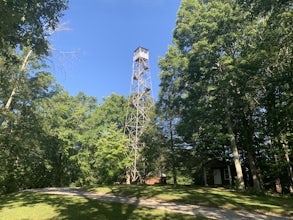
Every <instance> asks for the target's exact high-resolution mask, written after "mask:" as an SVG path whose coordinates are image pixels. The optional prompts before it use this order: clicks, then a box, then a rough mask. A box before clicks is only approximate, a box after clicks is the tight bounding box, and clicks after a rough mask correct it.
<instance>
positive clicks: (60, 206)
mask: <svg viewBox="0 0 293 220" xmlns="http://www.w3.org/2000/svg"><path fill="white" fill-rule="evenodd" d="M0 219H1V220H4V219H5V220H20V219H21V220H45V219H46V220H48V219H51V220H57V219H58V220H59V219H60V220H62V219H70V220H75V219H76V220H80V219H87V220H90V219H99V220H104V219H113V220H117V219H119V220H123V219H135V220H136V219H138V220H140V219H145V220H147V219H164V220H167V219H179V220H188V219H198V220H200V219H205V218H202V217H194V216H190V215H182V214H175V213H170V212H165V211H160V210H155V209H149V208H142V207H139V206H134V205H126V204H120V203H110V202H102V201H97V200H91V199H86V198H79V197H71V196H57V195H48V194H42V193H31V192H22V193H12V194H8V195H2V196H0Z"/></svg>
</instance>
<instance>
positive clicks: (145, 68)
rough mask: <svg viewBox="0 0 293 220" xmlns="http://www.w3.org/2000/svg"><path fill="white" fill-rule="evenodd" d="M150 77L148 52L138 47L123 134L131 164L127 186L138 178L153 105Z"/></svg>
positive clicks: (135, 54)
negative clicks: (144, 138) (143, 138)
mask: <svg viewBox="0 0 293 220" xmlns="http://www.w3.org/2000/svg"><path fill="white" fill-rule="evenodd" d="M151 91H152V85H151V75H150V72H149V51H148V50H147V49H145V48H143V47H138V48H137V49H136V50H135V51H134V55H133V65H132V76H131V86H130V96H129V98H128V108H127V116H126V122H125V129H124V133H125V134H126V135H127V136H128V138H129V152H130V153H129V156H130V157H131V158H132V164H131V166H130V167H129V169H128V170H127V180H126V182H127V184H131V183H133V182H136V181H138V179H139V178H140V172H139V164H140V163H141V159H142V158H141V155H140V153H141V149H142V148H143V145H144V144H143V143H142V141H141V137H142V134H143V133H144V131H145V128H146V125H147V122H148V121H149V110H150V108H151V107H152V106H153V105H154V103H153V102H154V101H153V98H152V95H151Z"/></svg>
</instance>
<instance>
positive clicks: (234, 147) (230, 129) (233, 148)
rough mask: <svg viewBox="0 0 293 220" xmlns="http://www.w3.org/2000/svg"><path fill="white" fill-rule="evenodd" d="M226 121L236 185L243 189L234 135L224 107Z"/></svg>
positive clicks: (228, 113) (228, 115) (227, 112)
mask: <svg viewBox="0 0 293 220" xmlns="http://www.w3.org/2000/svg"><path fill="white" fill-rule="evenodd" d="M226 123H227V128H228V133H229V136H230V144H231V148H232V153H233V160H234V165H235V169H236V173H237V181H238V184H237V185H236V186H237V188H238V189H244V187H245V186H244V180H243V173H242V167H241V162H240V159H239V153H238V148H237V145H236V141H235V135H234V132H233V129H232V124H231V116H230V112H229V110H228V109H227V108H226Z"/></svg>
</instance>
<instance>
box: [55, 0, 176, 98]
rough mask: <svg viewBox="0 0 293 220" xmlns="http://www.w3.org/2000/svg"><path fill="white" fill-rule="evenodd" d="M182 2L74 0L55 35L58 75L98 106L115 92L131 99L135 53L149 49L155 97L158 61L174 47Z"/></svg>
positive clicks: (73, 92) (66, 86)
mask: <svg viewBox="0 0 293 220" xmlns="http://www.w3.org/2000/svg"><path fill="white" fill-rule="evenodd" d="M179 6H180V0H82V1H78V0H71V1H70V3H69V9H68V10H67V11H66V12H65V16H64V17H63V19H62V23H63V22H65V23H66V27H67V28H68V29H69V30H66V31H60V32H56V33H54V35H53V36H52V37H51V38H50V42H51V44H52V46H53V55H52V58H51V60H52V62H51V66H52V72H53V74H54V75H55V76H56V78H57V82H58V83H59V84H61V85H63V86H64V89H65V90H66V91H69V93H70V95H77V93H78V92H79V91H82V92H84V93H85V94H86V95H89V96H95V97H97V98H98V102H101V101H102V98H103V97H108V96H109V95H110V94H111V93H113V92H114V93H116V94H119V95H125V96H128V95H129V92H130V82H131V75H132V57H133V51H134V50H135V49H136V48H137V47H138V46H142V47H145V48H147V49H149V53H150V60H149V62H150V73H151V77H152V85H153V95H154V96H155V98H156V97H157V94H158V91H159V79H158V74H159V72H160V70H159V68H158V58H159V57H163V56H164V55H165V53H166V52H167V48H168V45H170V44H172V31H173V29H174V28H175V22H176V14H177V11H178V9H179Z"/></svg>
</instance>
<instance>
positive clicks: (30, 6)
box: [0, 0, 68, 57]
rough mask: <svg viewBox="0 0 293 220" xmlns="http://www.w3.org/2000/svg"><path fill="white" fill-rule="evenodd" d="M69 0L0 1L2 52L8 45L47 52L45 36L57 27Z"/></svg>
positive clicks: (5, 53)
mask: <svg viewBox="0 0 293 220" xmlns="http://www.w3.org/2000/svg"><path fill="white" fill-rule="evenodd" d="M67 4H68V1H67V0H58V1H48V0H41V1H26V0H19V1H6V0H1V1H0V21H1V29H0V48H1V49H0V53H1V54H2V55H4V56H6V57H10V54H9V53H7V52H8V51H7V49H8V48H16V47H17V46H19V47H20V48H21V49H22V48H23V47H27V46H28V47H31V48H33V50H34V51H35V52H36V53H37V54H47V53H48V42H47V39H46V37H47V36H48V35H50V32H52V31H54V30H55V29H56V26H57V24H58V22H59V19H60V17H62V15H63V10H65V9H67Z"/></svg>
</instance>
